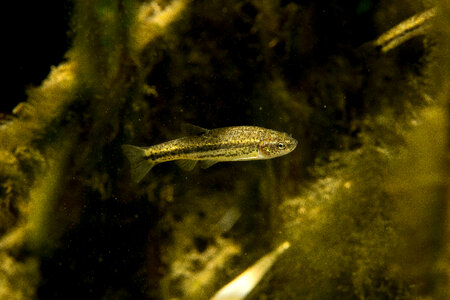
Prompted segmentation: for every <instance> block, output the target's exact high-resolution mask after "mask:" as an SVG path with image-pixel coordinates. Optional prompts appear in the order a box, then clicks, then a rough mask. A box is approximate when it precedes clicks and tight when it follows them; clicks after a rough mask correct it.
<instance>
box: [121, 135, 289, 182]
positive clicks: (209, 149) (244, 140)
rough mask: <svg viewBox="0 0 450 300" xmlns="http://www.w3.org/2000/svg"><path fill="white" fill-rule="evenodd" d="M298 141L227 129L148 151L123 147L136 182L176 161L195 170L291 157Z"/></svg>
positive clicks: (155, 147) (157, 146)
mask: <svg viewBox="0 0 450 300" xmlns="http://www.w3.org/2000/svg"><path fill="white" fill-rule="evenodd" d="M296 146H297V141H296V140H295V139H294V138H292V137H290V136H289V135H288V134H286V133H283V132H278V131H275V130H271V129H266V128H262V127H257V126H235V127H224V128H217V129H212V130H206V129H204V130H203V131H201V132H199V134H196V135H190V136H186V137H182V138H179V139H175V140H171V141H168V142H165V143H162V144H158V145H154V146H151V147H148V148H142V147H136V146H131V145H123V146H122V148H123V150H124V153H125V155H126V156H127V157H128V159H129V160H130V163H131V175H132V177H133V178H134V179H135V181H140V180H141V179H142V177H144V176H145V174H146V173H147V172H148V171H149V170H150V169H151V168H152V167H153V166H154V165H156V164H158V163H161V162H166V161H174V160H175V161H177V162H178V164H179V165H180V167H182V168H183V169H186V170H190V169H192V168H193V167H194V166H195V164H196V163H197V162H200V166H201V167H203V168H207V167H209V166H211V165H213V164H215V163H217V162H222V161H241V160H257V159H270V158H274V157H278V156H282V155H285V154H288V153H289V152H291V151H292V150H294V149H295V147H296Z"/></svg>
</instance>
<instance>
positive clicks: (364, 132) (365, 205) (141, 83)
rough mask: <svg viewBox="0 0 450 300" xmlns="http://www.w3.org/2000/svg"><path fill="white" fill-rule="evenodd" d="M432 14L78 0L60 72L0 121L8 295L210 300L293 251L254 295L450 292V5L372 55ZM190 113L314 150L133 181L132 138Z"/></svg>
mask: <svg viewBox="0 0 450 300" xmlns="http://www.w3.org/2000/svg"><path fill="white" fill-rule="evenodd" d="M436 4H440V3H435V2H421V1H413V2H411V1H401V0H398V1H363V0H361V1H347V2H346V3H345V4H342V3H338V2H336V1H320V2H318V1H281V0H280V1H275V0H274V1H256V0H255V1H252V0H243V1H237V0H233V1H187V0H173V1H132V0H116V1H100V0H99V1H88V0H79V1H76V2H75V3H74V11H73V14H72V21H71V27H72V31H73V33H72V34H71V36H72V37H73V38H72V46H71V47H70V49H68V51H67V54H66V60H65V62H63V63H61V64H60V65H58V66H56V67H53V68H52V70H51V72H50V74H49V76H48V78H47V79H46V80H45V81H44V82H43V83H42V84H41V85H40V86H38V87H35V88H31V89H29V90H28V100H27V102H25V103H22V104H20V105H19V106H17V107H16V108H15V109H14V112H13V116H11V117H9V118H7V120H6V121H3V122H2V124H1V125H0V126H1V127H0V183H1V186H0V236H1V237H0V266H1V267H0V298H2V299H3V298H5V299H30V298H39V299H52V298H74V297H77V298H86V297H90V298H94V299H100V298H104V299H173V298H179V299H208V298H209V297H211V296H212V295H213V294H214V292H215V291H217V290H218V289H219V288H220V287H221V286H223V285H224V284H226V283H227V282H229V281H230V280H232V279H233V278H234V277H235V276H236V275H238V274H239V273H241V272H242V271H243V270H244V269H246V268H247V267H248V266H249V265H250V264H252V263H253V262H254V261H256V260H257V259H258V258H260V257H261V256H262V255H264V254H266V253H268V252H270V251H271V250H272V249H273V248H275V247H276V246H278V245H279V244H280V243H281V242H283V241H285V240H288V241H290V243H291V248H290V249H289V250H287V251H286V252H285V253H284V254H283V255H282V256H281V257H280V259H279V261H278V262H277V264H276V265H275V266H274V268H273V270H271V272H270V274H268V275H267V276H266V277H265V278H264V279H263V281H262V282H261V283H260V284H259V285H258V286H257V288H256V289H255V290H254V291H253V292H252V294H251V295H250V296H249V298H251V299H298V298H309V299H338V298H341V299H353V298H364V299H379V298H388V299H390V298H413V297H433V298H436V299H440V298H444V297H448V294H446V293H448V291H447V290H446V287H447V286H448V282H449V281H448V275H449V274H450V267H449V265H450V263H449V258H450V255H449V254H448V251H449V250H448V249H450V247H449V243H450V239H449V238H448V234H449V231H448V224H449V223H448V213H449V212H448V209H449V207H450V205H449V203H448V198H447V199H446V195H447V197H448V192H447V194H446V189H447V185H448V168H447V166H448V153H449V151H448V132H449V130H448V106H449V102H448V98H449V95H450V94H449V86H448V83H447V81H448V80H447V78H448V76H449V73H448V70H450V61H449V60H448V57H450V56H449V55H448V49H450V46H449V45H448V40H449V39H448V36H449V34H450V24H448V20H449V19H450V18H449V16H450V7H449V6H448V5H447V4H446V3H441V6H440V9H439V14H438V16H437V17H436V18H435V20H434V21H433V22H434V27H433V29H432V30H430V31H429V32H428V33H427V35H426V36H425V37H423V36H421V37H417V38H414V39H413V40H411V41H408V42H406V43H404V44H402V45H400V46H398V47H397V48H395V49H393V50H391V51H390V52H388V53H385V54H381V53H378V52H377V51H376V49H371V48H370V47H366V46H367V45H368V44H367V43H368V42H369V41H371V40H373V39H375V38H376V37H377V36H378V35H380V34H381V33H383V32H384V31H386V30H388V29H389V28H391V27H392V26H394V25H396V24H398V23H399V22H401V21H402V20H403V19H405V18H407V17H409V16H411V15H413V14H415V13H417V12H419V11H421V10H423V9H425V8H428V7H431V6H434V5H436ZM363 45H365V46H363ZM183 122H190V123H194V124H196V125H200V126H203V127H209V128H216V127H223V126H231V125H260V126H264V127H267V128H273V129H277V130H281V131H285V132H289V133H292V135H293V136H294V137H295V138H297V139H298V140H299V146H298V148H297V149H296V150H295V151H294V152H293V153H291V154H290V155H288V156H285V157H282V158H277V159H274V160H270V161H255V162H242V163H223V164H218V165H216V166H214V167H212V168H210V169H207V170H194V171H193V172H191V173H186V172H183V171H181V170H179V169H178V168H177V167H176V166H175V165H174V164H170V163H167V164H161V165H158V166H157V167H155V168H154V169H152V171H151V172H150V173H149V175H148V176H146V177H145V178H144V180H143V181H142V182H141V183H139V184H137V185H136V184H134V183H133V182H132V181H131V180H130V179H129V177H128V175H129V174H128V169H127V168H128V164H127V162H126V161H125V159H124V157H123V155H122V153H121V151H120V145H121V144H123V143H130V144H136V145H152V144H156V143H160V142H163V141H166V140H167V139H170V138H173V137H176V136H179V135H180V130H179V128H180V126H181V124H182V123H183ZM446 209H447V210H446ZM446 230H447V231H446ZM446 249H447V250H446ZM445 251H447V255H446V254H445V253H446V252H445ZM446 276H447V277H446Z"/></svg>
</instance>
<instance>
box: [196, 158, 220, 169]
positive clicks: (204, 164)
mask: <svg viewBox="0 0 450 300" xmlns="http://www.w3.org/2000/svg"><path fill="white" fill-rule="evenodd" d="M217 163H218V161H217V160H201V161H200V162H199V165H200V168H202V169H208V168H209V167H211V166H212V165H215V164H217Z"/></svg>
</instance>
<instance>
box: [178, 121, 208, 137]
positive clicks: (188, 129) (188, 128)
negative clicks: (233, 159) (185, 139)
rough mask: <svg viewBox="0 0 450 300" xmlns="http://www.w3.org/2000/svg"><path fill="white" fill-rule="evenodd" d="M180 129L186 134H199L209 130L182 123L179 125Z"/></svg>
mask: <svg viewBox="0 0 450 300" xmlns="http://www.w3.org/2000/svg"><path fill="white" fill-rule="evenodd" d="M181 131H182V132H183V133H184V134H187V135H201V134H204V133H207V132H208V131H209V130H208V129H206V128H203V127H200V126H197V125H194V124H190V123H183V124H182V125H181Z"/></svg>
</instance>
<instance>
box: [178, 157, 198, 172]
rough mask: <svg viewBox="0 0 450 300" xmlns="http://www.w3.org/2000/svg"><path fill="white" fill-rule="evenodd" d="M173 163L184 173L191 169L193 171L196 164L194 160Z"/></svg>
mask: <svg viewBox="0 0 450 300" xmlns="http://www.w3.org/2000/svg"><path fill="white" fill-rule="evenodd" d="M175 162H176V163H177V165H178V166H179V167H180V169H182V170H184V171H192V169H194V168H195V165H196V164H197V161H196V160H189V159H180V160H177V161H175Z"/></svg>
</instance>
